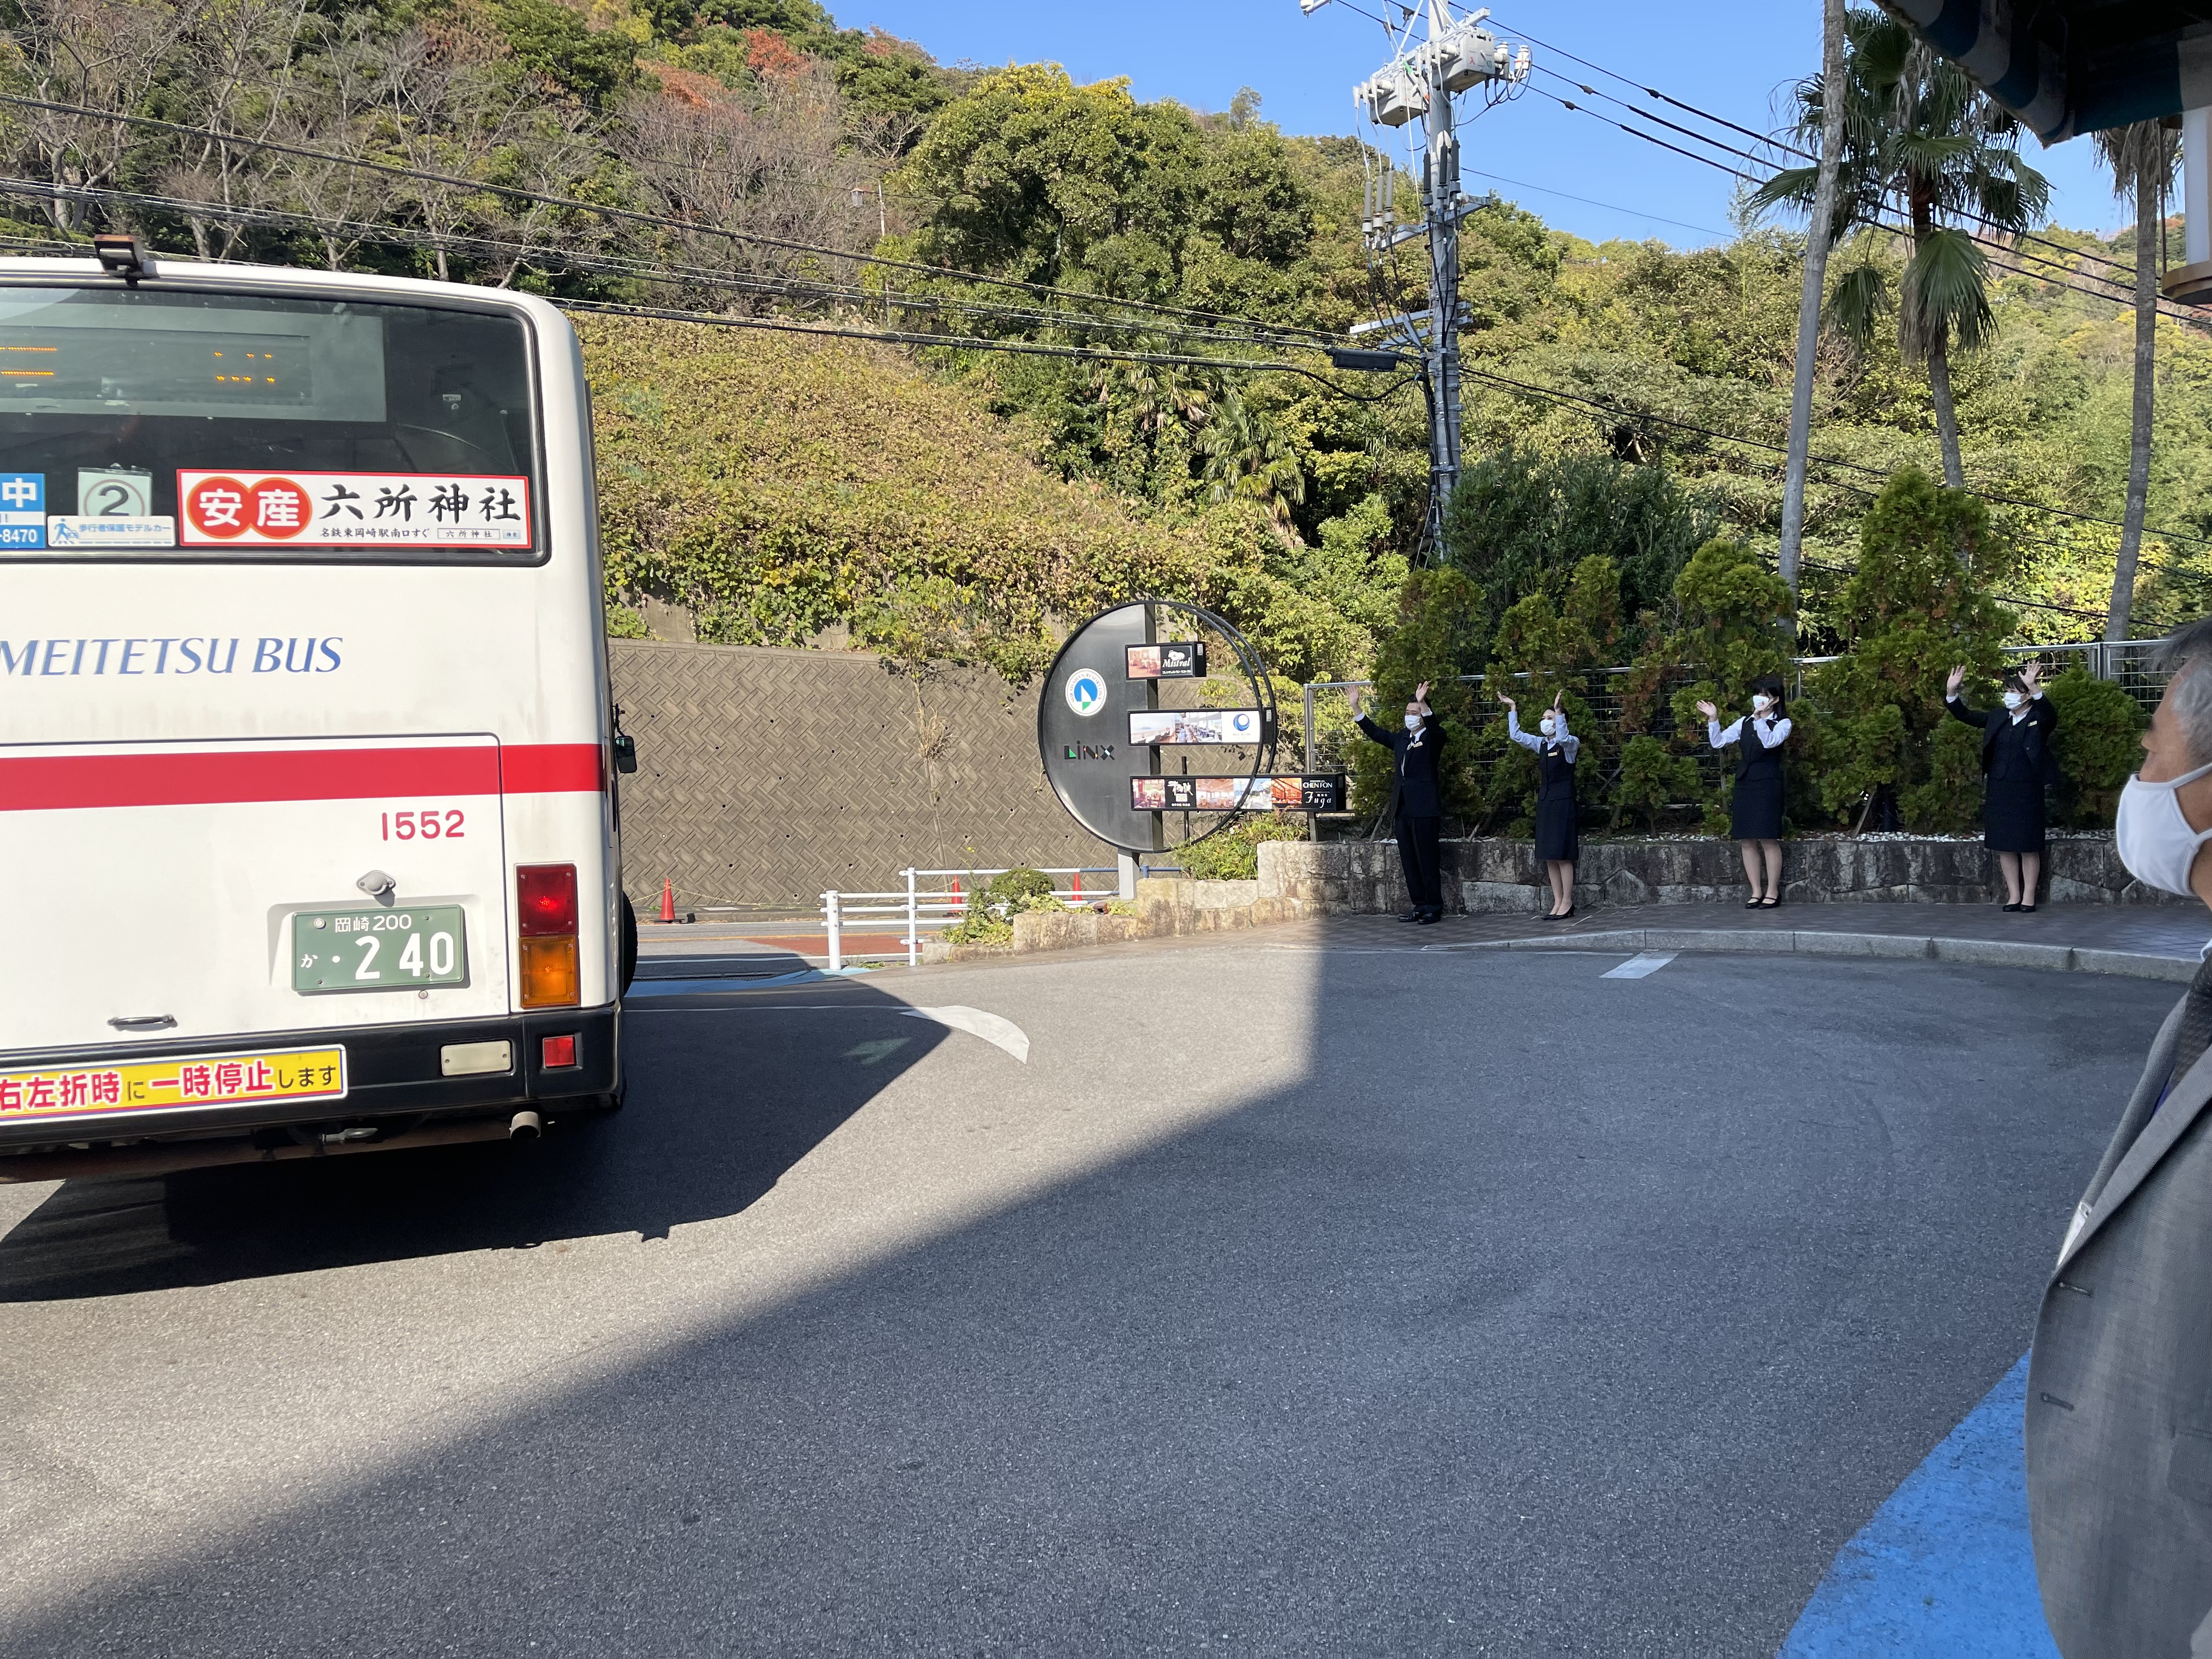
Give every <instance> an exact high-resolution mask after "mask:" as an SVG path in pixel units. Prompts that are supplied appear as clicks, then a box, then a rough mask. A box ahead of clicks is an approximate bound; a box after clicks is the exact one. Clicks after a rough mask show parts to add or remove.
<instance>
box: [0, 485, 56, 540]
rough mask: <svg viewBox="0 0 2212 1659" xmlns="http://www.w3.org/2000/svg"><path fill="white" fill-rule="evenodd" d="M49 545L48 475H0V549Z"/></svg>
mask: <svg viewBox="0 0 2212 1659" xmlns="http://www.w3.org/2000/svg"><path fill="white" fill-rule="evenodd" d="M45 545H46V474H45V473H43V472H0V548H10V547H44V546H45Z"/></svg>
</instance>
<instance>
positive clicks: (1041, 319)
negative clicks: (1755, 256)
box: [0, 177, 1318, 350]
mask: <svg viewBox="0 0 2212 1659" xmlns="http://www.w3.org/2000/svg"><path fill="white" fill-rule="evenodd" d="M0 195H16V196H21V197H27V198H29V199H33V200H41V201H43V200H50V199H52V198H54V197H67V198H69V199H70V200H75V201H83V202H89V203H94V204H115V203H122V204H131V205H134V206H144V207H153V208H159V209H161V210H165V211H172V212H176V213H180V214H181V213H193V214H197V215H198V216H201V217H203V218H211V219H222V220H228V221H233V222H239V223H243V224H259V225H265V226H270V227H276V228H295V229H300V230H306V231H310V232H313V233H314V234H319V235H325V236H328V235H337V236H342V237H343V238H344V239H346V240H356V241H373V242H386V243H390V244H392V245H394V246H403V247H417V248H424V249H428V250H430V251H433V252H464V253H487V252H488V253H489V254H492V255H494V256H497V257H507V256H513V257H515V258H516V260H517V263H519V264H532V265H536V266H540V267H543V266H548V265H550V266H556V267H561V268H564V269H567V270H574V271H580V272H584V273H586V274H597V275H605V276H629V277H633V278H635V279H636V280H639V281H642V282H649V283H671V284H676V285H679V286H681V285H687V284H688V285H691V286H696V287H702V288H717V289H727V290H730V291H732V292H737V293H743V294H750V295H757V296H762V297H766V298H774V299H802V300H804V299H812V300H827V301H842V302H844V303H847V304H850V305H853V306H856V307H868V306H876V305H882V306H885V307H896V308H897V309H900V310H902V311H937V310H945V311H952V312H958V313H968V314H971V315H976V316H982V317H987V318H1005V319H1012V320H1015V321H1018V322H1025V323H1034V324H1044V325H1049V326H1054V327H1060V328H1068V329H1073V330H1075V331H1079V332H1090V331H1107V332H1134V333H1144V334H1149V335H1153V336H1158V337H1170V338H1183V339H1194V340H1199V341H1202V342H1204V343H1209V344H1215V345H1236V344H1249V345H1272V346H1275V347H1278V348H1283V347H1287V348H1289V349H1293V350H1313V349H1318V348H1316V347H1314V346H1310V345H1308V344H1307V343H1304V342H1303V341H1296V340H1279V339H1273V338H1270V337H1267V336H1263V335H1249V334H1232V333H1230V332H1227V331H1223V330H1213V329H1193V328H1188V327H1183V326H1180V325H1174V324H1164V323H1158V322H1151V321H1144V320H1139V319H1121V318H1086V317H1080V316H1076V315H1073V314H1071V313H1065V312H1055V311H1042V310H1030V309H1024V308H1023V307H1013V306H999V305H992V304H989V303H987V302H984V301H963V300H955V299H951V298H949V297H946V296H942V295H900V294H897V293H896V292H894V291H892V290H890V289H885V290H884V292H883V293H881V294H876V293H871V292H870V291H869V290H867V289H861V288H856V287H851V286H848V285H844V284H839V283H814V282H808V281H805V280H804V279H802V278H798V277H788V276H738V275H732V274H730V273H726V272H720V271H714V270H708V269H706V268H704V267H701V266H696V265H671V264H652V263H650V262H647V261H643V260H637V259H631V258H624V257H623V256H620V255H612V254H593V253H576V252H567V251H564V250H562V249H558V248H555V247H551V246H547V245H544V244H542V243H536V242H527V241H514V240H507V239H503V238H499V237H490V236H482V235H477V234H472V233H468V232H457V231H443V232H440V231H423V230H417V229H414V228H410V227H405V226H398V225H387V224H384V223H381V222H374V221H361V220H337V221H322V220H318V219H316V218H314V217H313V216H311V215H307V214H301V213H295V212H291V211H289V210H285V209H282V208H252V207H238V206H227V205H225V204H221V203H204V202H195V201H191V200H188V199H185V198H183V197H167V196H157V195H152V194H149V193H148V192H145V191H124V190H112V189H107V188H106V187H103V186H98V185H48V184H43V183H40V181H39V180H37V179H9V178H4V177H0ZM46 246H52V244H51V243H49V244H46Z"/></svg>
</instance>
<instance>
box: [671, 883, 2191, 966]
mask: <svg viewBox="0 0 2212 1659" xmlns="http://www.w3.org/2000/svg"><path fill="white" fill-rule="evenodd" d="M640 933H641V940H640V951H641V957H642V961H643V963H644V964H645V966H644V967H643V969H642V971H641V977H644V978H647V979H657V978H665V979H671V980H674V979H693V978H755V977H760V976H764V975H783V974H788V973H792V972H794V971H799V970H803V969H806V968H808V967H812V966H818V965H819V964H820V963H823V961H825V960H826V959H827V958H826V957H825V955H824V944H823V939H822V937H821V935H820V934H819V933H814V934H811V935H809V934H807V933H805V932H804V931H803V929H801V928H799V927H793V925H792V924H791V923H790V922H789V921H783V922H781V923H770V924H769V925H766V926H761V925H758V924H756V925H753V926H750V927H747V926H744V925H741V924H740V925H731V924H715V923H705V922H702V923H700V924H698V925H696V926H692V927H685V926H682V925H678V926H675V927H660V926H654V927H647V928H641V929H640ZM2208 937H2212V918H2208V917H2207V916H2206V915H2204V913H2203V912H2202V911H2200V910H2198V909H2197V908H2195V907H2194V906H2183V905H2127V904H2046V905H2044V906H2043V907H2042V908H2039V909H2038V910H2037V911H2036V912H2035V913H2034V914H2033V915H2007V914H2006V913H2005V912H2004V911H2002V910H2001V909H1999V908H1996V906H1994V905H1984V904H1913V903H1899V904H1794V905H1793V904H1785V905H1784V906H1783V907H1782V908H1779V909H1777V910H1747V909H1745V908H1743V907H1742V906H1741V904H1733V903H1718V904H1630V905H1604V906H1600V907H1596V908H1589V909H1584V910H1577V912H1576V913H1575V915H1574V918H1573V919H1572V920H1571V921H1565V922H1553V921H1545V920H1544V919H1543V918H1542V917H1541V916H1537V915H1496V914H1492V915H1455V916H1446V917H1445V918H1444V919H1443V921H1440V922H1438V923H1437V924H1436V925H1435V926H1433V927H1413V926H1411V925H1409V924H1407V923H1404V922H1401V921H1398V920H1397V918H1396V917H1395V916H1376V915H1328V916H1309V917H1305V918H1302V919H1300V920H1297V921H1283V922H1277V923H1274V924H1272V925H1270V926H1266V927H1255V928H1250V929H1243V930H1239V931H1237V932H1236V933H1218V934H1217V933H1207V934H1197V935H1182V936H1181V938H1182V942H1183V943H1185V944H1195V943H1198V942H1200V941H1201V940H1203V939H1229V938H1236V939H1241V940H1243V941H1244V942H1245V943H1247V944H1256V943H1261V942H1265V943H1267V944H1271V945H1277V944H1279V945H1336V946H1351V947H1353V948H1364V949H1377V950H1409V949H1410V950H1437V951H1445V950H1469V951H1473V950H1561V949H1565V950H1583V951H1626V952H1629V953H1631V954H1633V953H1635V952H1637V951H1747V952H1753V953H1758V954H1762V955H1765V954H1775V955H1790V954H1801V953H1802V954H1804V955H1819V956H1861V957H1933V958H1936V959H1938V960H1942V961H1950V962H1974V963H1983V964H1985V965H1990V966H2001V967H2019V968H2041V969H2055V970H2058V971H2072V972H2081V973H2105V974H2121V975H2129V976H2131V977H2135V978H2142V979H2160V980H2170V981H2177V982H2185V981H2187V980H2188V979H2189V978H2190V977H2191V975H2194V974H2195V973H2196V971H2197V964H2198V961H2199V952H2200V951H2202V950H2203V947H2204V945H2205V941H2206V939H2207V938H2208ZM1135 943H1139V941H1136V940H1131V941H1127V942H1125V943H1124V944H1123V945H1121V946H1120V947H1118V948H1127V945H1129V944H1135ZM1077 948H1084V947H1077ZM1089 948H1091V949H1109V948H1117V947H1115V946H1114V945H1094V946H1091V947H1089ZM845 951H846V957H847V960H848V961H852V962H866V961H870V960H875V961H880V962H882V963H885V964H886V965H890V966H897V965H902V962H903V951H904V947H903V945H902V944H901V943H900V941H899V940H898V939H897V936H896V935H895V934H885V935H883V936H882V937H880V938H878V937H877V936H874V935H865V936H863V935H853V934H848V935H847V938H846V947H845ZM1024 959H1025V958H1024V957H1009V958H1008V960H1009V961H1010V962H1018V961H1022V960H1024Z"/></svg>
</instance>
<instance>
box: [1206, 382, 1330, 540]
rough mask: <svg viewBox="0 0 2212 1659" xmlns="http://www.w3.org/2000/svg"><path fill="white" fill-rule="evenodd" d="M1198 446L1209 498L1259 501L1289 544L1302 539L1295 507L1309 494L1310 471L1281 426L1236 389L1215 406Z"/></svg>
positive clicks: (1275, 527)
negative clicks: (1293, 519) (1294, 523)
mask: <svg viewBox="0 0 2212 1659" xmlns="http://www.w3.org/2000/svg"><path fill="white" fill-rule="evenodd" d="M1199 449H1200V453H1203V454H1204V455H1205V457H1206V482H1207V483H1208V484H1209V485H1210V486H1211V488H1210V489H1208V491H1207V495H1208V497H1209V499H1211V500H1212V501H1232V500H1237V499H1239V498H1243V499H1245V500H1249V501H1257V502H1259V503H1260V505H1261V506H1262V507H1265V508H1267V517H1268V520H1269V522H1270V523H1272V524H1273V526H1274V530H1275V533H1276V534H1277V535H1278V536H1279V537H1281V538H1283V540H1284V541H1285V544H1289V545H1293V546H1295V545H1297V544H1298V540H1297V532H1296V531H1295V530H1293V529H1292V528H1291V507H1294V506H1296V505H1297V503H1299V502H1300V501H1304V500H1305V498H1306V477H1305V472H1304V469H1302V468H1301V467H1300V466H1299V465H1298V456H1297V450H1296V449H1295V448H1293V447H1291V441H1290V440H1289V439H1288V438H1287V437H1285V436H1284V435H1283V429H1282V428H1280V427H1279V426H1277V425H1276V424H1275V423H1274V422H1273V421H1271V420H1269V419H1268V418H1267V416H1265V415H1262V414H1261V413H1260V412H1259V411H1258V410H1255V409H1254V408H1253V407H1252V406H1251V405H1250V404H1248V403H1246V402H1245V401H1244V399H1243V398H1240V397H1238V396H1237V394H1236V393H1235V392H1231V393H1230V394H1229V396H1227V397H1226V398H1223V399H1222V401H1221V402H1220V404H1218V405H1217V406H1216V408H1215V410H1214V411H1213V416H1212V419H1211V420H1209V421H1208V422H1206V435H1205V437H1203V438H1202V439H1200V441H1199Z"/></svg>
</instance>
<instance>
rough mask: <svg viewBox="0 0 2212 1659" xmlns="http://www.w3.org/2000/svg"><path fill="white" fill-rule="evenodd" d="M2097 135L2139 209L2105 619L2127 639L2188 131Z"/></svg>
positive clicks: (2117, 187) (2146, 128)
mask: <svg viewBox="0 0 2212 1659" xmlns="http://www.w3.org/2000/svg"><path fill="white" fill-rule="evenodd" d="M2095 137H2096V143H2097V154H2098V155H2099V157H2100V159H2102V161H2104V163H2105V165H2106V167H2109V168H2111V169H2112V188H2113V190H2114V191H2116V192H2117V193H2118V194H2119V195H2120V196H2123V197H2125V196H2127V195H2130V194H2133V196H2134V197H2135V210H2136V273H2135V275H2136V281H2135V289H2136V350H2135V385H2134V389H2133V390H2134V395H2133V397H2132V398H2131V399H2130V404H2129V419H2128V501H2127V506H2126V507H2125V508H2124V517H2123V519H2122V526H2123V527H2122V529H2121V531H2120V546H2119V553H2118V558H2117V560H2116V562H2115V563H2114V566H2113V570H2112V604H2111V605H2109V606H2108V607H2107V608H2106V619H2105V637H2106V639H2107V640H2124V639H2125V638H2127V636H2128V617H2129V614H2130V611H2132V609H2133V608H2134V605H2135V589H2136V557H2137V555H2138V554H2139V553H2140V551H2141V550H2142V527H2143V509H2144V507H2145V505H2146V503H2147V502H2148V500H2149V497H2150V434H2151V421H2152V418H2153V416H2154V412H2155V399H2156V395H2157V368H2158V262H2157V260H2156V258H2154V255H2153V254H2152V252H2151V249H2152V247H2153V245H2154V243H2155V242H2156V241H2157V240H2158V239H2159V238H2160V235H2161V234H2162V228H2161V224H2160V222H2161V220H2162V219H2163V218H2164V216H2165V211H2166V205H2165V204H2166V188H2167V186H2168V185H2172V182H2173V170H2174V166H2175V164H2176V163H2177V162H2178V161H2179V160H2180V157H2181V135H2180V134H2179V133H2177V132H2172V131H2168V130H2167V128H2166V124H2165V123H2164V122H2162V121H2137V122H2135V123H2134V124H2132V125H2129V126H2124V127H2107V128H2106V129H2105V130H2104V131H2101V132H2099V133H2098V134H2096V135H2095Z"/></svg>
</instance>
